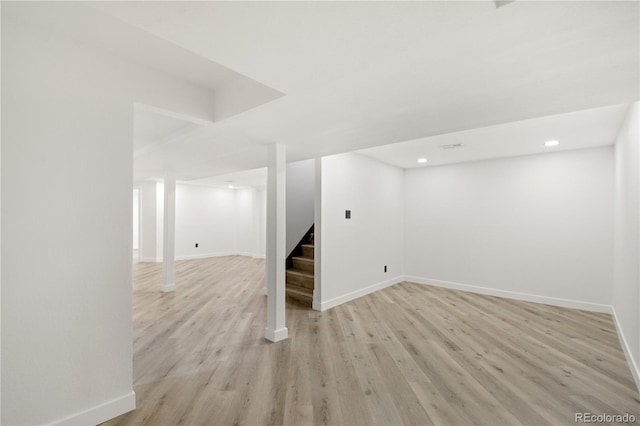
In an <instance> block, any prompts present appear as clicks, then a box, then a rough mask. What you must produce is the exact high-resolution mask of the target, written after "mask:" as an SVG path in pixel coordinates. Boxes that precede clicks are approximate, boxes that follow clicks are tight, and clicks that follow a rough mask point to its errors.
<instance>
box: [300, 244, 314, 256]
mask: <svg viewBox="0 0 640 426" xmlns="http://www.w3.org/2000/svg"><path fill="white" fill-rule="evenodd" d="M314 253H315V246H314V245H313V244H302V255H303V256H304V257H313V255H314Z"/></svg>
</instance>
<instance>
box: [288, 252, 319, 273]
mask: <svg viewBox="0 0 640 426" xmlns="http://www.w3.org/2000/svg"><path fill="white" fill-rule="evenodd" d="M292 260H293V267H294V268H296V269H300V270H302V271H308V272H310V273H313V269H314V264H315V262H314V261H313V259H312V258H308V257H298V256H296V257H293V258H292Z"/></svg>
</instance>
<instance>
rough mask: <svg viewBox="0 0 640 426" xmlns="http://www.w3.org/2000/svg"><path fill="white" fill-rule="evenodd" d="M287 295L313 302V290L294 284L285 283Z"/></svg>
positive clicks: (302, 300)
mask: <svg viewBox="0 0 640 426" xmlns="http://www.w3.org/2000/svg"><path fill="white" fill-rule="evenodd" d="M287 296H289V297H291V298H293V299H296V300H299V301H301V302H306V303H312V302H313V290H311V289H308V288H305V287H298V286H295V285H287Z"/></svg>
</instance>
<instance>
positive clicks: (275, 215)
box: [264, 144, 289, 342]
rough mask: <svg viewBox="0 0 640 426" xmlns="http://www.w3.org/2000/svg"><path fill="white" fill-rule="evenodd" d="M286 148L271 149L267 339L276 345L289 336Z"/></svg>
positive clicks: (275, 147) (274, 146) (268, 211)
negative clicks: (287, 320)
mask: <svg viewBox="0 0 640 426" xmlns="http://www.w3.org/2000/svg"><path fill="white" fill-rule="evenodd" d="M286 170H287V164H286V147H285V146H284V145H282V144H273V145H271V146H269V166H268V172H267V262H266V263H267V327H266V329H265V333H264V337H265V338H266V339H267V340H270V341H272V342H278V341H280V340H284V339H286V338H287V337H288V335H289V330H288V329H287V327H286V326H285V307H286V306H285V304H286V295H285V291H286V287H285V266H286V265H285V263H286V254H285V247H286V235H285V227H286V202H285V191H286V186H285V185H286Z"/></svg>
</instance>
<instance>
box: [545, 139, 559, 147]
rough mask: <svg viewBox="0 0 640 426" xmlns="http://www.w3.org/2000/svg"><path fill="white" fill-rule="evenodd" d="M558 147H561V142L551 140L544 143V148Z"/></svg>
mask: <svg viewBox="0 0 640 426" xmlns="http://www.w3.org/2000/svg"><path fill="white" fill-rule="evenodd" d="M558 145H560V142H559V141H556V140H550V141H546V142H545V143H544V146H558Z"/></svg>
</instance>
